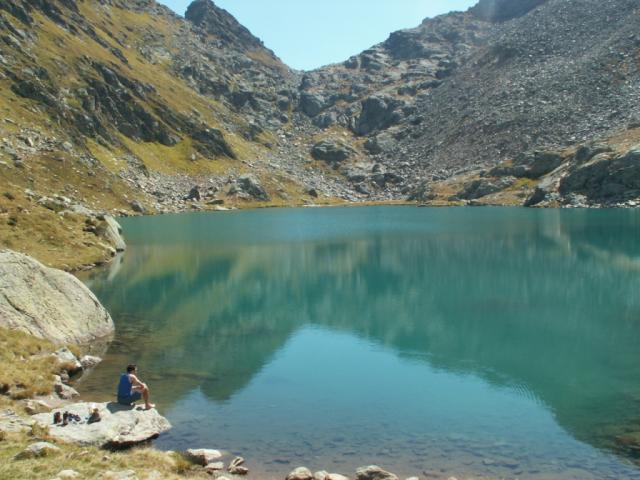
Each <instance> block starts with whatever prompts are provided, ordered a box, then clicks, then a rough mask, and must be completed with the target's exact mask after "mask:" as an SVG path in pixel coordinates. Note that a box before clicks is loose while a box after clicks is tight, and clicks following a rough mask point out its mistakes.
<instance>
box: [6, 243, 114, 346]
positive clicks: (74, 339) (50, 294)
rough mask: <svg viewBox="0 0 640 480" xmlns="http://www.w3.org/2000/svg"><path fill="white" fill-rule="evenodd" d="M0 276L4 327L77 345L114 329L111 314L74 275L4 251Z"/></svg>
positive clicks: (106, 334) (105, 334)
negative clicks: (0, 279) (0, 280)
mask: <svg viewBox="0 0 640 480" xmlns="http://www.w3.org/2000/svg"><path fill="white" fill-rule="evenodd" d="M0 278H2V282H0V327H4V328H9V329H13V330H20V331H23V332H26V333H29V334H31V335H34V336H36V337H40V338H46V339H48V340H51V341H54V342H59V343H76V344H82V343H88V342H90V341H92V340H95V339H97V338H102V337H106V336H108V335H111V334H112V333H113V330H114V326H113V320H112V319H111V316H110V315H109V313H108V312H107V311H106V310H105V308H104V307H103V306H102V305H101V304H100V302H99V301H98V299H97V298H96V297H95V295H94V294H93V293H91V291H90V290H89V289H88V288H87V287H86V286H85V285H84V284H83V283H82V282H81V281H80V280H78V279H77V278H76V277H74V276H73V275H70V274H68V273H66V272H63V271H61V270H56V269H53V268H47V267H45V266H44V265H42V264H41V263H40V262H38V261H37V260H34V259H33V258H31V257H29V256H27V255H23V254H21V253H17V252H12V251H10V250H2V251H0Z"/></svg>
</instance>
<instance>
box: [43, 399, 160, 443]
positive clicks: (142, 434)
mask: <svg viewBox="0 0 640 480" xmlns="http://www.w3.org/2000/svg"><path fill="white" fill-rule="evenodd" d="M94 408H97V409H98V412H99V413H100V421H99V422H95V423H88V419H89V416H90V415H91V411H92V410H93V409H94ZM56 412H60V414H61V415H62V413H63V412H69V413H73V414H75V415H78V416H79V417H80V419H81V421H80V422H78V423H69V424H68V425H65V426H62V425H54V424H53V416H54V414H55V413H56ZM31 418H32V419H33V420H34V421H35V422H36V423H38V424H39V425H41V426H43V427H44V426H46V427H48V428H49V435H50V436H51V437H53V438H55V439H57V440H60V441H63V442H67V443H76V444H79V445H87V446H88V445H92V446H98V447H106V448H122V447H129V446H133V445H136V444H138V443H143V442H146V441H148V440H152V439H154V438H157V437H158V436H159V435H160V434H161V433H164V432H166V431H168V430H169V429H170V428H171V424H170V423H169V421H168V420H167V419H166V418H164V417H163V416H162V415H160V414H159V413H158V411H157V410H156V409H151V410H145V409H144V407H142V406H136V407H127V406H123V405H119V404H117V403H97V404H93V403H76V404H73V405H67V406H66V407H64V408H59V409H56V410H53V411H52V412H50V413H42V414H38V415H34V416H33V417H31Z"/></svg>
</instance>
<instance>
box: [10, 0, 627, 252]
mask: <svg viewBox="0 0 640 480" xmlns="http://www.w3.org/2000/svg"><path fill="white" fill-rule="evenodd" d="M636 13H638V6H637V5H636V3H635V2H634V1H633V0H607V1H605V2H596V1H595V0H566V1H560V0H546V1H542V0H517V1H505V0H481V1H480V2H479V3H478V4H477V5H476V6H474V7H472V8H471V9H469V10H468V11H466V12H453V13H449V14H445V15H441V16H438V17H435V18H432V19H425V20H423V21H422V23H421V24H420V25H419V26H417V27H415V28H411V29H406V30H401V31H398V32H393V33H392V34H390V36H389V38H388V39H387V40H385V41H384V42H381V43H380V44H378V45H374V46H373V47H371V48H369V49H367V50H365V51H363V52H361V53H360V54H358V55H355V56H353V57H351V58H349V59H347V60H345V61H344V62H342V63H338V64H334V65H328V66H325V67H321V68H319V69H315V70H312V71H308V72H299V71H295V70H293V69H291V68H289V67H288V66H286V65H285V64H284V63H283V62H282V61H281V60H280V59H279V58H278V57H277V56H276V55H275V54H274V53H273V52H272V51H271V50H269V49H267V48H266V47H265V46H264V44H263V42H262V41H261V40H259V39H258V38H256V37H255V36H254V35H253V34H252V33H251V32H250V31H249V30H247V29H246V28H245V27H243V26H242V25H241V24H240V23H239V22H238V21H237V20H236V19H235V18H233V16H231V15H230V14H229V13H228V12H226V11H224V10H223V9H220V8H218V7H217V6H216V5H215V4H214V3H213V2H211V1H210V0H196V1H195V2H193V3H192V4H191V5H190V6H189V9H188V10H187V13H186V15H185V17H180V16H178V15H177V14H175V13H173V12H172V11H171V10H170V9H168V8H167V7H165V6H163V5H161V4H158V3H157V2H155V1H154V0H134V1H122V0H84V1H72V0H38V1H34V2H31V1H24V0H18V1H10V0H0V86H1V87H2V89H1V91H0V134H1V138H2V142H1V143H0V162H2V163H0V175H2V178H3V182H4V183H5V184H6V185H7V187H6V188H5V190H6V191H5V192H4V193H5V194H6V195H5V196H4V197H0V214H1V215H4V217H5V218H6V222H0V240H2V244H3V246H6V247H9V248H11V247H12V246H13V248H16V246H17V245H18V246H19V245H20V243H21V242H20V238H21V237H24V236H25V235H26V236H28V237H30V236H33V237H34V238H40V239H41V240H40V241H41V243H43V244H45V245H46V244H48V243H51V242H50V241H49V240H47V237H48V235H47V231H48V230H50V229H51V228H52V226H51V223H52V222H57V221H58V220H57V219H58V218H59V217H60V215H59V214H60V213H63V212H64V211H65V208H61V210H60V211H55V209H54V210H51V209H48V208H46V207H44V206H43V204H48V205H50V206H51V205H52V204H51V202H49V201H48V200H46V199H51V198H54V199H55V198H58V197H63V198H64V199H66V200H68V202H64V201H59V202H62V203H63V204H65V205H67V204H69V205H70V204H74V205H78V206H80V207H82V208H86V209H88V210H90V211H93V212H95V214H96V215H99V214H100V212H104V211H110V212H116V213H119V214H130V213H132V212H134V211H135V212H170V211H183V210H190V209H211V208H217V209H221V208H235V207H242V206H263V205H264V206H266V205H269V206H284V205H300V204H332V203H336V202H338V203H340V202H371V201H374V202H376V201H377V202H379V201H383V202H386V201H408V200H410V201H418V202H431V203H442V204H450V203H453V204H461V203H467V202H476V203H477V202H480V203H482V202H485V203H493V202H498V203H507V204H520V205H522V204H525V203H527V204H532V202H531V201H530V199H531V197H533V196H534V195H535V194H536V193H537V197H536V199H537V198H538V197H540V195H541V194H540V193H539V191H538V190H539V189H538V187H539V186H540V185H542V183H543V182H545V181H547V180H548V181H549V182H551V183H552V184H553V185H554V187H553V188H550V189H549V188H547V186H544V185H543V186H544V188H545V189H546V190H545V189H543V190H544V191H545V192H546V193H545V195H544V196H543V198H542V200H540V201H539V202H537V203H538V204H540V205H546V204H549V205H559V206H562V205H574V204H584V205H619V204H624V203H625V202H628V201H635V199H636V198H637V197H639V196H640V194H639V193H638V192H640V180H638V178H640V175H636V172H635V164H632V165H631V166H632V167H633V168H632V170H631V173H629V172H630V170H628V169H627V170H626V172H627V173H625V175H626V176H627V177H628V178H627V177H625V178H624V179H621V178H619V176H620V175H621V174H620V173H614V172H613V171H610V170H607V169H606V168H605V169H604V170H606V171H607V172H609V174H608V175H610V176H613V177H615V178H613V179H612V178H609V177H607V182H609V184H611V185H618V186H616V187H611V188H608V189H607V190H606V191H610V192H612V194H611V195H609V196H606V195H605V196H603V195H602V194H601V193H602V189H601V188H600V187H601V186H602V181H603V180H600V182H601V183H600V185H599V186H598V185H596V187H598V188H596V187H594V189H593V192H590V191H586V192H585V190H584V188H583V187H580V188H579V189H578V187H576V188H577V190H576V191H571V189H569V188H568V187H567V185H574V183H572V182H565V183H564V185H565V186H564V187H563V188H562V189H560V181H561V180H562V179H561V178H555V177H553V179H552V178H551V177H550V175H551V174H552V173H553V171H554V170H556V169H560V170H559V173H560V174H561V175H560V176H562V175H568V174H569V173H568V172H569V171H574V170H575V169H578V170H579V169H581V168H582V166H581V164H580V165H578V164H577V163H575V161H574V157H573V156H572V155H574V154H575V152H576V151H577V150H579V148H578V147H580V145H582V146H585V148H587V147H588V145H587V144H591V143H593V142H594V141H598V142H601V143H602V142H605V143H607V142H609V140H611V141H616V142H621V143H620V144H615V145H612V147H611V148H610V149H609V155H610V158H609V157H608V160H606V161H612V159H615V158H618V157H623V156H624V155H625V154H626V153H627V152H626V151H620V150H619V149H618V146H619V145H625V148H627V149H633V148H635V146H636V144H637V141H636V140H634V139H636V138H638V137H640V135H638V134H637V132H636V126H638V125H636V124H637V122H636V120H637V119H638V118H640V94H639V93H638V92H639V90H638V82H639V81H640V73H639V69H640V58H639V55H638V48H639V46H640V39H639V37H638V35H637V34H636V33H635V32H636V31H637V27H638V26H640V25H638V23H639V21H638V18H639V17H640V16H639V15H636ZM639 125H640V124H639ZM608 139H609V140H608ZM621 139H622V140H621ZM596 150H598V149H596ZM536 151H548V152H550V153H548V154H544V155H541V154H540V155H539V154H537V153H536ZM545 155H546V156H545ZM550 155H551V157H553V158H556V159H557V158H559V159H560V161H559V163H558V161H553V162H551V163H550V165H552V166H554V169H553V170H552V171H545V172H544V174H542V175H541V176H539V177H537V178H529V177H531V174H529V173H527V175H528V176H529V177H526V176H525V177H522V176H518V175H519V174H520V173H522V172H530V171H538V169H539V167H537V166H536V165H537V163H536V162H540V161H541V160H539V158H550V157H549V156H550ZM554 155H555V156H554ZM625 158H635V157H633V155H632V156H631V157H628V156H627V157H625ZM603 161H605V160H604V159H603ZM500 165H503V167H501V168H502V169H501V170H496V169H495V168H494V167H496V166H500ZM514 165H515V167H518V168H516V170H515V171H516V172H519V173H518V175H513V174H510V175H496V172H498V171H500V172H512V173H513V171H514V170H510V169H512V168H515V167H513V166H514ZM542 170H545V169H544V168H543V169H542ZM562 172H564V173H562ZM556 173H558V172H556ZM552 180H553V181H552ZM477 182H480V184H481V185H482V187H481V188H475V187H474V185H475V186H477ZM587 183H589V182H587ZM591 183H593V182H591ZM591 183H589V184H591ZM578 190H579V192H578ZM596 191H598V192H600V193H597V194H596ZM27 192H30V193H27ZM469 192H472V193H469ZM487 192H490V193H487ZM591 193H593V195H591ZM470 195H471V197H473V198H471V199H469V198H468V197H469V196H470ZM576 195H578V197H576ZM9 197H13V200H11V199H10V198H9ZM576 199H577V200H576ZM534 203H536V202H534ZM25 212H28V213H25ZM34 215H36V216H41V217H42V218H41V220H40V221H39V222H34ZM69 221H70V220H69ZM83 221H85V220H83V219H82V218H79V219H77V222H80V223H81V222H83ZM69 228H70V229H71V231H74V232H77V229H76V227H75V226H72V225H69ZM89 234H90V232H89ZM82 236H83V240H82V242H84V243H89V244H91V249H93V251H97V250H100V249H101V248H103V247H101V246H100V244H104V242H102V241H97V239H93V238H92V237H91V236H89V237H86V238H84V237H85V234H84V233H83V234H82ZM63 238H64V235H63V234H61V237H60V240H56V241H55V242H54V243H56V245H57V246H55V248H59V249H63V248H65V247H64V245H63V243H64V242H62V240H61V239H63ZM33 248H36V247H35V246H25V247H24V249H25V250H30V249H33ZM38 248H40V247H38ZM109 251H110V250H109V249H107V248H105V249H104V250H103V253H102V255H103V256H108V255H109ZM40 258H41V259H44V260H46V258H43V257H42V255H41V257H40Z"/></svg>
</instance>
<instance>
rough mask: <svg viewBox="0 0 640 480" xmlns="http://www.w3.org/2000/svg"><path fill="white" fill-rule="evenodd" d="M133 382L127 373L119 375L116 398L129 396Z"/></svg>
mask: <svg viewBox="0 0 640 480" xmlns="http://www.w3.org/2000/svg"><path fill="white" fill-rule="evenodd" d="M132 388H133V384H132V383H131V379H130V378H129V374H128V373H123V374H122V375H120V383H119V384H118V398H129V397H131V393H132Z"/></svg>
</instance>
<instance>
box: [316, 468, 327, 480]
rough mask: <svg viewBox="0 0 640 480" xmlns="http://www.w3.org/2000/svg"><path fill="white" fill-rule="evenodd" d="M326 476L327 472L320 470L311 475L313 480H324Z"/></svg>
mask: <svg viewBox="0 0 640 480" xmlns="http://www.w3.org/2000/svg"><path fill="white" fill-rule="evenodd" d="M328 475H329V472H327V471H325V470H320V471H318V472H316V473H314V474H313V480H325V479H326V478H327V476H328Z"/></svg>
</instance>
